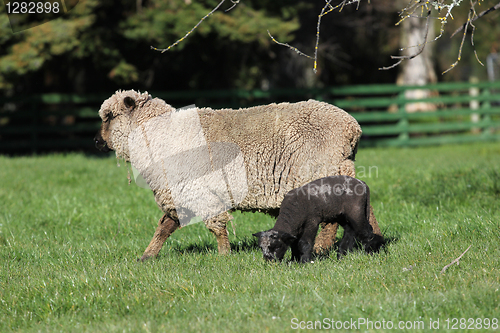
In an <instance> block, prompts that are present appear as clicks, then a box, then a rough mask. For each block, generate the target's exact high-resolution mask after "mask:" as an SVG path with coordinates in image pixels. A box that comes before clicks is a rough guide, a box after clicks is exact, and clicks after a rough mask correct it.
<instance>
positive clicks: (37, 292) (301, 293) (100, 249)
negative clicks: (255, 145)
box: [0, 143, 500, 332]
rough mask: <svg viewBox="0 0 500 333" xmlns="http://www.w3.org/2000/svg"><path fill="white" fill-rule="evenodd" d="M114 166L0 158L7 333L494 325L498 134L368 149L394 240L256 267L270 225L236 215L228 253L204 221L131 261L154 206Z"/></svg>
mask: <svg viewBox="0 0 500 333" xmlns="http://www.w3.org/2000/svg"><path fill="white" fill-rule="evenodd" d="M121 164H122V165H121V167H120V168H118V167H117V161H116V159H115V158H102V159H98V158H93V157H85V156H83V155H77V154H72V155H50V156H42V157H20V158H7V157H0V258H1V259H0V332H167V331H168V332H230V331H234V332H266V331H269V332H282V331H292V330H294V328H301V327H302V328H306V329H307V328H311V327H314V325H316V328H319V324H321V327H322V328H323V329H325V328H328V326H329V325H332V326H333V327H335V326H336V325H337V328H339V327H340V326H339V325H343V326H342V327H343V328H344V331H345V330H353V331H373V332H382V331H389V328H390V327H389V326H391V327H392V328H393V329H394V330H395V329H397V328H398V326H399V325H403V326H402V327H405V331H412V330H413V329H415V331H429V332H430V331H435V330H434V329H433V328H438V326H436V325H437V320H439V329H440V330H446V328H450V330H451V328H457V329H458V331H463V330H464V329H466V328H475V331H478V332H483V331H485V332H492V331H499V330H500V322H499V321H500V307H499V304H500V262H499V258H500V245H499V241H500V211H499V208H498V207H499V206H500V205H499V204H500V169H499V165H500V145H499V144H498V143H497V144H474V145H456V146H440V147H430V148H414V149H361V150H360V151H359V152H358V155H357V162H356V167H357V172H358V176H359V178H360V179H362V180H364V181H365V182H367V184H368V185H369V186H370V190H371V194H372V197H371V203H372V205H373V207H374V209H375V213H376V215H377V219H378V220H379V223H380V226H381V228H382V231H383V233H384V235H385V236H386V237H387V238H388V239H389V240H390V243H389V245H388V246H386V248H385V250H384V251H382V252H381V253H379V254H376V255H373V256H370V255H366V254H363V253H361V252H360V251H357V252H354V253H351V254H349V255H347V256H346V257H345V258H344V259H343V260H341V261H337V259H336V254H335V253H333V252H332V253H331V254H330V256H329V257H322V258H316V260H315V262H314V263H313V264H306V265H300V264H296V263H290V262H289V261H288V260H285V261H284V262H283V263H267V262H264V260H263V259H262V254H261V251H260V249H258V248H257V247H256V242H255V240H254V239H253V237H252V236H251V234H252V233H254V232H257V231H261V230H265V229H267V228H270V227H271V226H272V225H273V224H274V220H273V219H272V218H270V217H268V216H266V215H263V214H251V213H239V212H236V213H235V214H234V216H235V219H234V223H233V226H231V225H229V228H228V229H229V233H230V241H231V245H232V249H233V251H232V253H231V254H230V255H229V256H225V257H224V256H219V255H218V254H217V244H216V241H215V237H213V236H212V235H211V234H210V232H208V230H207V229H206V228H205V227H204V225H203V224H202V223H198V224H195V225H191V226H187V227H185V228H183V229H181V230H178V231H177V232H175V233H174V234H173V236H172V237H170V238H169V239H168V240H167V242H166V243H165V246H164V247H163V250H162V252H161V253H160V256H159V257H158V258H157V259H155V260H150V261H148V262H145V263H137V262H136V259H137V258H138V257H140V256H141V254H142V252H143V251H144V249H145V248H146V246H147V245H148V243H149V241H150V239H151V237H152V235H153V233H154V230H155V227H156V223H157V221H158V219H159V218H160V217H161V215H162V214H161V212H160V211H159V210H158V208H157V207H156V204H155V202H154V198H153V195H152V193H151V192H150V191H148V190H146V189H142V188H139V187H137V186H135V185H134V184H132V185H128V182H127V170H128V167H127V166H126V165H125V163H123V162H122V163H121ZM339 236H340V235H339ZM469 246H471V248H470V250H469V251H468V252H467V253H466V254H464V256H463V257H462V259H461V260H460V262H459V265H456V264H454V265H452V266H450V267H449V268H448V269H447V270H446V271H445V272H444V273H440V272H441V270H442V269H443V267H444V266H446V265H447V264H449V263H451V262H452V261H453V260H454V259H455V258H457V257H458V256H459V255H460V254H462V253H463V252H464V251H465V250H466V249H467V248H468V247H469ZM287 257H288V258H289V255H288V256H287ZM494 318H496V319H494ZM470 319H472V320H474V322H472V321H471V320H470ZM363 320H364V322H363ZM341 322H348V323H341ZM370 322H371V324H370ZM352 323H354V327H353V326H352ZM370 325H371V326H370ZM384 328H385V329H384ZM454 331H457V330H454Z"/></svg>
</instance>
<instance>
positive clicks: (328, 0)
mask: <svg viewBox="0 0 500 333" xmlns="http://www.w3.org/2000/svg"><path fill="white" fill-rule="evenodd" d="M325 2H326V4H325V6H324V7H323V9H321V12H320V14H319V15H318V22H317V24H316V44H315V46H314V57H311V56H310V55H307V54H305V53H304V52H301V51H300V50H299V49H297V48H296V47H293V46H291V45H288V44H286V43H280V42H278V41H277V40H276V39H275V38H274V37H273V36H271V33H270V32H269V30H268V31H267V33H268V34H269V37H271V39H272V41H273V42H275V43H276V44H278V45H281V46H286V47H288V48H289V49H290V50H292V51H295V52H296V53H298V54H299V55H301V56H304V57H307V58H309V59H313V60H314V65H313V71H314V73H316V72H317V67H318V49H319V35H320V26H321V18H322V17H323V16H325V15H326V14H329V13H331V12H332V11H334V10H336V9H337V8H340V9H339V12H341V11H342V9H344V7H345V6H347V5H351V4H354V3H357V4H358V7H359V3H360V2H361V0H343V1H342V2H341V3H339V4H338V5H336V6H332V5H331V2H332V0H325ZM368 2H369V1H368ZM358 7H356V9H357V8H358ZM327 9H328V10H327Z"/></svg>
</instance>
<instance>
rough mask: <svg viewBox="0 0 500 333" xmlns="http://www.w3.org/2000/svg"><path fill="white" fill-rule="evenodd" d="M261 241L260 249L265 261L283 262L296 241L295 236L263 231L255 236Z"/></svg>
mask: <svg viewBox="0 0 500 333" xmlns="http://www.w3.org/2000/svg"><path fill="white" fill-rule="evenodd" d="M253 235H254V236H255V237H257V238H258V239H259V247H260V248H261V249H262V253H263V254H264V259H266V260H279V261H281V260H282V259H283V257H284V256H285V253H286V251H287V249H288V247H289V246H290V245H291V243H292V242H293V241H294V240H295V239H296V238H295V237H294V236H292V235H290V234H288V233H286V232H282V231H277V230H272V229H271V230H267V231H261V232H258V233H255V234H253Z"/></svg>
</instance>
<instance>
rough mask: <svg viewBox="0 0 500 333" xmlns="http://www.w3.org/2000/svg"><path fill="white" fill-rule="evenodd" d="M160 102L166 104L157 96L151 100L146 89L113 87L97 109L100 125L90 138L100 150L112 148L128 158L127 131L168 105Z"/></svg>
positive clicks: (119, 154)
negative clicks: (116, 89)
mask: <svg viewBox="0 0 500 333" xmlns="http://www.w3.org/2000/svg"><path fill="white" fill-rule="evenodd" d="M153 101H154V103H152V102H153ZM163 106H168V105H167V104H166V103H165V102H163V101H161V100H158V99H154V100H152V99H151V96H150V95H149V94H148V93H147V92H146V93H142V94H141V93H139V92H136V91H134V90H127V91H117V92H116V93H115V94H113V96H111V97H110V98H108V99H107V100H105V101H104V102H103V103H102V105H101V109H100V110H99V116H100V117H101V119H102V125H101V129H100V130H99V132H97V134H96V136H95V138H94V141H95V145H96V147H97V148H98V149H99V150H101V151H110V150H114V151H115V152H116V155H117V156H118V157H122V158H124V159H125V160H129V147H128V136H129V134H130V132H131V131H132V130H133V128H134V127H135V126H137V124H139V123H141V122H143V121H145V120H147V119H150V118H152V117H155V116H156V115H158V114H159V113H163V112H165V111H166V110H167V109H168V108H165V107H163Z"/></svg>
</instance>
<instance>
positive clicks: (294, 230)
mask: <svg viewBox="0 0 500 333" xmlns="http://www.w3.org/2000/svg"><path fill="white" fill-rule="evenodd" d="M369 218H370V189H369V188H368V186H367V185H366V184H365V182H363V181H361V180H359V179H355V178H352V177H349V176H331V177H325V178H320V179H317V180H315V181H312V182H310V183H308V184H306V185H304V186H302V187H299V188H296V189H294V190H291V191H290V192H288V193H287V194H286V196H285V198H284V199H283V202H282V203H281V208H280V213H279V216H278V219H277V220H276V224H275V225H274V227H273V228H272V229H270V230H267V231H261V232H258V233H256V234H254V236H255V237H258V238H259V246H260V247H261V248H262V251H263V253H264V258H265V259H268V260H282V259H283V256H284V255H285V253H286V251H287V249H288V247H289V246H291V248H292V259H293V260H297V261H300V262H309V261H311V253H312V249H313V246H314V239H315V238H316V234H317V232H318V227H319V224H320V223H321V222H327V223H335V222H338V223H339V224H340V225H341V226H342V227H343V228H344V236H343V238H342V240H341V241H340V244H339V247H338V250H339V253H338V256H339V258H340V257H341V256H342V255H344V254H346V253H347V252H348V251H350V250H352V249H353V247H354V244H355V240H356V238H358V239H359V240H360V241H361V243H362V244H363V246H364V249H365V251H366V252H367V253H371V252H376V251H378V250H379V248H380V247H381V246H382V245H383V244H384V239H383V237H382V236H379V235H376V234H374V233H373V229H372V227H371V225H370V223H369Z"/></svg>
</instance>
